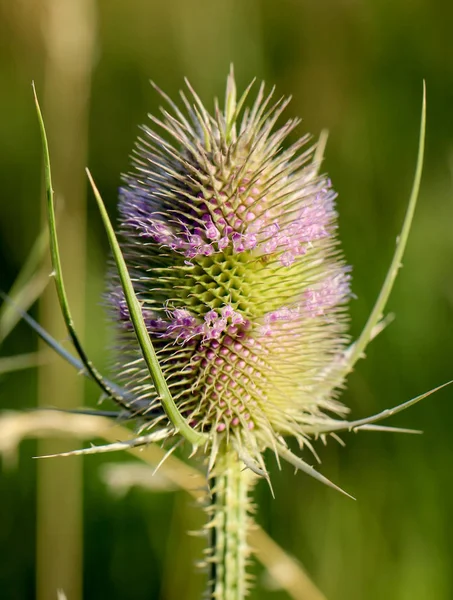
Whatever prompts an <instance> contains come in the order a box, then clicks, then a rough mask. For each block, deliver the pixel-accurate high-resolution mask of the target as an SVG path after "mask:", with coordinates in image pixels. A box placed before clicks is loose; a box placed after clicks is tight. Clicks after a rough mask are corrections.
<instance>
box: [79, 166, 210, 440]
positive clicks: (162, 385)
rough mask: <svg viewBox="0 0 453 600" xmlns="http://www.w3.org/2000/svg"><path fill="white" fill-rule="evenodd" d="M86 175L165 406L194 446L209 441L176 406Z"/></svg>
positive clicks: (104, 213) (109, 227)
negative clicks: (189, 422) (191, 425)
mask: <svg viewBox="0 0 453 600" xmlns="http://www.w3.org/2000/svg"><path fill="white" fill-rule="evenodd" d="M87 175H88V179H89V181H90V184H91V187H92V188H93V193H94V196H95V198H96V202H97V205H98V208H99V212H100V213H101V217H102V221H103V224H104V227H105V230H106V233H107V237H108V239H109V243H110V247H111V249H112V253H113V258H114V260H115V264H116V267H117V269H118V274H119V277H120V281H121V287H122V288H123V292H124V297H125V299H126V303H127V307H128V309H129V314H130V318H131V321H132V325H133V327H134V331H135V335H136V336H137V340H138V343H139V345H140V349H141V351H142V354H143V358H144V360H145V362H146V365H147V367H148V370H149V374H150V376H151V379H152V381H153V384H154V386H155V388H156V391H157V393H158V394H159V396H160V399H161V402H162V406H163V408H164V410H165V412H166V414H167V416H168V418H169V419H170V422H171V423H172V424H173V426H174V427H175V429H176V430H177V431H178V432H179V433H180V434H181V435H182V436H183V437H184V438H185V439H186V440H187V441H188V442H190V443H191V444H192V445H193V446H195V447H196V446H199V445H200V444H202V443H203V442H205V441H206V437H207V436H206V435H205V434H203V433H199V432H197V431H195V430H194V429H192V427H190V425H189V424H188V423H187V421H186V420H185V419H184V417H183V416H182V415H181V413H180V412H179V410H178V407H177V406H176V404H175V401H174V400H173V397H172V395H171V392H170V390H169V389H168V386H167V382H166V381H165V377H164V375H163V373H162V370H161V368H160V365H159V361H158V359H157V356H156V351H155V350H154V347H153V344H152V342H151V339H150V337H149V335H148V331H147V329H146V325H145V321H144V319H143V315H142V309H141V307H140V303H139V301H138V299H137V296H136V295H135V291H134V286H133V285H132V281H131V278H130V275H129V272H128V270H127V266H126V262H125V260H124V257H123V253H122V252H121V248H120V245H119V243H118V240H117V239H116V235H115V231H114V229H113V227H112V224H111V222H110V218H109V216H108V213H107V210H106V208H105V205H104V202H103V200H102V198H101V195H100V193H99V190H98V189H97V187H96V184H95V183H94V181H93V178H92V176H91V173H90V171H89V170H88V169H87Z"/></svg>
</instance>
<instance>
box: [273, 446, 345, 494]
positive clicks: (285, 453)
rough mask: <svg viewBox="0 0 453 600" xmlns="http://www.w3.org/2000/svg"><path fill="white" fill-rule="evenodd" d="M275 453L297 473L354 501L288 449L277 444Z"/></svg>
mask: <svg viewBox="0 0 453 600" xmlns="http://www.w3.org/2000/svg"><path fill="white" fill-rule="evenodd" d="M277 452H278V453H279V455H280V458H283V459H284V460H286V461H287V462H289V463H290V464H292V465H293V466H295V467H296V469H298V470H299V471H303V472H304V473H307V475H310V476H311V477H313V478H314V479H316V480H317V481H320V482H321V483H324V484H325V485H327V486H328V487H331V488H333V489H334V490H337V491H338V492H341V493H342V494H344V495H345V496H347V497H348V498H351V499H352V500H355V498H354V496H351V494H348V493H347V492H345V491H344V490H342V489H341V488H340V487H338V485H335V483H332V481H330V479H327V477H325V476H324V475H321V473H319V472H318V471H316V469H314V468H313V467H311V466H310V465H308V464H307V463H306V462H305V461H304V460H302V459H301V458H299V457H298V456H296V455H295V454H293V453H292V452H291V450H290V449H289V448H286V447H285V446H282V445H281V444H278V447H277Z"/></svg>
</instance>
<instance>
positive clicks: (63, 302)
mask: <svg viewBox="0 0 453 600" xmlns="http://www.w3.org/2000/svg"><path fill="white" fill-rule="evenodd" d="M33 95H34V99H35V105H36V112H37V114H38V121H39V127H40V131H41V141H42V148H43V154H44V174H45V185H46V199H47V218H48V226H49V245H50V257H51V261H52V268H53V276H54V278H55V287H56V290H57V295H58V301H59V304H60V309H61V312H62V315H63V319H64V322H65V325H66V329H67V330H68V333H69V336H70V338H71V341H72V343H73V345H74V348H75V350H76V352H77V354H78V355H79V357H80V360H81V361H82V363H83V366H84V368H85V369H86V370H87V371H88V373H89V374H90V376H91V378H92V379H93V380H94V381H95V382H96V383H97V384H98V386H99V387H100V388H101V389H102V391H103V392H104V393H105V394H107V396H110V397H111V398H113V400H115V401H116V402H118V403H119V404H120V405H121V406H124V405H125V400H124V398H123V397H121V396H119V395H118V394H117V392H116V391H115V390H114V389H112V388H111V387H110V386H109V385H108V382H107V381H106V380H105V379H104V378H103V377H102V375H101V374H100V373H99V372H98V370H97V369H96V368H95V367H94V365H93V364H92V362H91V361H90V360H89V359H88V356H87V355H86V353H85V350H84V349H83V347H82V344H81V342H80V340H79V338H78V335H77V333H76V331H75V327H74V321H73V319H72V315H71V311H70V308H69V302H68V298H67V295H66V290H65V286H64V281H63V272H62V268H61V260H60V252H59V248H58V237H57V228H56V219H55V206H54V192H53V188H52V171H51V167H50V154H49V145H48V142H47V134H46V129H45V125H44V119H43V116H42V113H41V108H40V106H39V102H38V96H37V94H36V89H35V86H34V84H33Z"/></svg>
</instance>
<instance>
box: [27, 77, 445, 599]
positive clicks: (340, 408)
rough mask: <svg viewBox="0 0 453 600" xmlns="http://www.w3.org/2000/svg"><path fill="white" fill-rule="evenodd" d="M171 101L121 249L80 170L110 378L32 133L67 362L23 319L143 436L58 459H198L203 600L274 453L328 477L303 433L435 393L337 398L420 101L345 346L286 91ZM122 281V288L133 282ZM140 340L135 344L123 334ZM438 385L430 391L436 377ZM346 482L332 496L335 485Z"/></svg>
mask: <svg viewBox="0 0 453 600" xmlns="http://www.w3.org/2000/svg"><path fill="white" fill-rule="evenodd" d="M187 86H188V89H189V92H190V96H189V98H188V97H186V95H185V94H184V93H181V99H182V105H183V106H182V108H179V107H178V106H177V105H176V104H174V103H173V102H172V101H171V100H170V99H169V98H168V97H167V96H166V95H165V94H164V93H163V92H161V91H160V90H158V91H159V93H160V94H161V95H162V96H163V98H164V99H165V101H166V102H167V103H168V105H169V110H166V109H161V111H162V119H158V118H156V117H154V116H151V119H152V121H153V123H154V125H155V126H157V127H158V128H159V129H160V131H161V132H163V134H162V135H163V136H164V137H161V135H160V134H159V133H157V132H155V131H154V130H152V129H150V128H148V127H143V137H142V139H140V140H139V142H138V144H137V146H136V148H135V153H134V158H133V172H132V173H131V174H129V175H128V176H126V177H125V178H124V186H123V188H122V189H121V191H120V206H119V208H120V220H119V236H120V241H121V243H120V244H119V243H118V241H117V239H116V235H115V233H114V230H113V228H112V226H111V223H110V220H109V218H108V215H107V212H106V210H105V207H104V205H103V202H102V199H101V197H100V194H99V192H98V190H97V188H96V186H95V185H94V182H93V180H92V178H91V175H90V174H88V175H89V178H90V181H91V183H92V186H93V190H94V193H95V197H96V200H97V203H98V206H99V208H100V211H101V216H102V218H103V221H104V225H105V227H106V230H107V234H108V236H109V241H110V244H111V247H112V251H113V258H114V262H115V267H116V268H115V269H114V268H112V269H111V272H110V276H109V284H108V291H107V293H106V297H105V298H106V303H107V305H108V308H109V313H110V315H111V318H112V322H113V324H114V327H115V328H116V334H117V344H116V352H115V369H114V370H115V373H116V376H117V379H118V380H119V381H120V382H121V384H122V386H119V385H118V384H116V383H112V382H110V381H109V380H107V379H105V378H104V377H103V376H102V375H101V374H100V373H99V372H98V371H97V370H96V368H95V367H94V366H93V365H92V363H91V362H90V361H89V360H88V358H87V356H86V354H85V352H84V350H83V348H82V345H81V344H80V341H79V339H78V337H77V334H76V332H75V329H74V325H73V322H72V318H71V314H70V310H69V305H68V302H67V298H66V293H65V289H64V284H63V277H62V272H61V265H60V260H59V253H58V243H57V235H56V229H55V215H54V205H53V191H52V182H51V174H50V162H49V155H48V148H47V140H46V136H45V129H44V125H43V122H42V117H41V113H40V111H39V106H38V114H39V117H40V124H41V132H42V137H43V144H44V151H45V159H46V165H47V169H46V176H47V199H48V208H49V225H50V233H51V235H50V245H51V254H52V263H53V267H54V275H55V279H56V285H57V292H58V295H59V299H60V304H61V307H62V311H63V315H64V317H65V321H66V324H67V328H68V331H69V333H70V335H71V338H72V341H73V343H74V346H75V349H76V351H77V352H78V354H79V357H80V361H79V360H78V359H76V358H74V357H73V356H72V355H70V354H68V353H67V352H66V351H65V350H64V349H63V348H62V347H61V346H59V345H58V344H57V343H56V342H55V340H53V339H52V338H51V337H50V336H49V335H48V334H46V332H43V331H42V329H40V328H39V326H38V325H37V324H36V323H34V321H33V320H32V319H31V318H30V317H29V316H28V315H24V318H25V319H26V320H27V321H28V322H29V323H30V324H31V325H32V326H33V327H34V328H35V330H36V331H38V333H39V334H40V335H41V336H42V337H43V338H44V339H45V340H46V341H47V342H48V343H49V344H50V345H51V346H52V347H53V348H54V349H55V350H56V351H57V352H59V353H60V354H61V355H63V356H64V357H65V358H66V360H68V361H69V362H71V363H72V364H73V365H74V366H75V367H77V368H79V369H82V371H83V372H84V373H85V374H86V375H87V376H89V377H90V378H91V379H92V380H94V381H95V382H96V383H97V384H98V385H99V387H100V388H101V389H102V391H103V392H104V394H105V395H107V396H109V397H110V398H112V399H113V400H114V401H115V402H116V403H117V404H119V405H120V406H121V408H122V410H121V411H120V413H117V414H120V415H122V416H125V417H126V418H129V419H137V420H138V421H139V423H140V432H141V433H142V435H140V437H137V438H135V439H132V440H131V441H130V442H127V443H124V442H122V443H117V444H110V445H107V446H101V447H94V448H90V449H86V450H79V451H75V452H72V453H68V454H88V453H94V452H100V451H110V450H117V449H121V448H124V447H125V446H138V445H141V444H146V443H149V442H157V441H162V442H164V443H167V444H168V445H169V452H172V451H173V450H174V448H175V447H176V446H177V445H179V443H180V442H181V441H182V440H184V439H186V440H187V441H189V442H190V444H191V445H192V447H193V450H194V452H198V454H199V455H201V457H202V459H203V460H205V462H206V464H207V474H208V481H209V487H210V495H209V502H208V506H207V512H208V514H209V522H208V524H207V527H206V529H207V532H208V533H209V536H210V545H209V548H208V550H207V553H206V563H207V565H209V567H210V578H209V597H211V598H216V599H218V600H240V599H242V598H243V597H244V596H245V594H246V592H247V589H248V585H249V583H248V579H247V575H246V564H247V558H248V553H249V549H248V546H247V527H248V524H249V523H250V515H249V512H250V490H251V487H252V485H253V483H254V481H255V480H256V478H257V476H264V477H266V478H268V473H267V469H266V462H265V458H264V453H265V451H266V450H267V449H270V450H271V451H272V452H273V453H275V455H276V457H277V461H279V459H280V458H283V459H285V460H287V461H289V462H290V463H291V464H292V465H294V466H295V467H296V468H297V469H299V470H302V471H305V472H306V473H308V474H310V475H312V476H313V477H315V478H316V479H318V480H320V481H322V482H323V483H326V484H327V485H330V486H331V487H334V488H336V489H340V488H338V487H337V486H336V485H334V484H333V483H331V482H330V481H329V480H327V479H326V478H325V477H324V476H323V475H321V474H320V473H319V472H318V471H316V470H315V469H314V468H313V467H311V466H310V465H309V464H307V463H306V462H305V461H304V460H302V458H300V457H299V456H297V455H295V454H293V452H292V451H290V449H289V448H288V446H287V444H286V439H287V438H288V437H294V438H296V440H297V441H298V443H299V446H300V448H301V449H304V448H308V450H309V451H312V452H313V454H314V455H315V457H316V454H315V450H314V448H313V446H312V442H313V440H314V439H316V438H317V437H321V438H323V439H325V437H326V436H327V435H328V434H331V435H333V436H336V433H337V432H338V431H341V430H355V431H357V430H359V429H381V430H390V429H393V430H394V431H407V430H402V429H396V428H391V427H384V426H381V425H376V424H375V423H376V422H377V421H380V420H381V419H383V418H385V417H388V416H390V415H392V414H394V413H396V412H398V411H400V410H403V409H404V408H407V407H408V406H410V405H411V404H414V403H415V402H418V401H419V400H421V399H422V398H424V397H426V396H427V395H428V394H430V393H432V392H433V391H435V390H431V391H430V392H428V393H426V394H423V395H420V396H418V397H416V398H414V399H412V400H409V401H408V402H406V403H404V404H401V405H399V406H398V407H396V408H393V409H390V410H386V411H383V412H382V413H379V414H378V415H374V416H372V417H368V418H366V419H361V420H356V421H347V420H345V415H346V414H347V413H348V409H347V408H346V407H345V406H344V405H343V404H341V403H340V402H339V401H338V399H337V396H338V392H339V390H341V388H342V386H343V385H344V381H345V378H346V376H347V375H348V373H349V372H350V371H351V370H352V368H353V366H354V364H355V363H356V361H357V360H358V358H360V357H361V356H362V354H363V351H364V350H365V348H366V346H367V344H368V343H369V341H370V340H371V339H372V338H373V337H374V336H375V335H376V334H377V333H379V331H380V330H381V329H382V328H383V327H384V326H385V320H382V316H383V311H384V308H385V304H386V302H387V299H388V296H389V294H390V291H391V288H392V285H393V282H394V280H395V276H396V273H397V270H398V268H399V266H400V263H401V258H402V255H403V252H404V248H405V244H406V241H407V237H408V234H409V229H410V225H411V221H412V217H413V213H414V209H415V205H416V200H417V195H418V189H419V184H420V178H421V170H422V162H423V147H424V129H425V105H423V111H422V122H421V134H420V146H419V155H418V161H417V168H416V174H415V179H414V185H413V190H412V193H411V197H410V200H409V206H408V209H407V213H406V217H405V220H404V224H403V228H402V231H401V234H400V236H399V241H398V244H397V247H396V250H395V254H394V257H393V260H392V263H391V265H390V268H389V272H388V274H387V277H386V279H385V281H384V284H383V287H382V290H381V292H380V295H379V298H378V300H377V302H376V305H375V307H374V309H373V311H372V313H371V315H370V317H369V319H368V322H367V323H366V325H365V327H364V329H363V331H362V333H361V335H360V336H359V338H358V339H357V340H356V341H355V342H354V343H352V344H349V341H348V337H347V332H346V330H347V312H346V308H347V302H348V299H349V298H350V287H349V284H350V269H349V267H348V266H347V265H346V264H345V262H344V260H343V258H342V255H341V251H340V248H339V243H338V239H337V214H336V211H335V199H336V194H335V192H334V191H333V189H332V186H331V183H330V180H329V179H328V178H327V177H326V176H324V175H322V174H320V166H321V162H322V155H323V149H324V144H325V137H324V136H322V137H321V139H320V141H319V142H318V143H315V144H312V145H310V143H309V142H310V140H309V137H308V136H305V137H303V138H301V139H300V140H298V141H297V142H295V143H293V144H292V145H289V146H288V147H286V148H285V147H284V142H285V140H286V138H287V137H288V136H289V134H290V133H291V132H293V130H294V129H295V128H296V127H297V126H298V124H299V120H298V119H289V120H288V121H286V123H285V124H284V125H282V126H280V127H277V121H278V120H279V119H280V117H281V115H282V113H283V112H284V110H285V108H286V106H287V104H288V101H289V100H285V99H280V100H278V101H276V102H275V101H274V100H273V94H274V90H272V91H271V92H270V93H269V94H267V95H266V94H265V92H264V86H263V85H262V86H261V87H260V88H259V90H258V93H257V95H256V97H255V99H254V100H253V101H252V102H251V103H250V107H248V108H246V103H247V102H246V101H247V99H248V98H249V96H250V94H251V88H252V84H251V85H250V86H249V87H248V88H247V89H246V91H245V92H244V93H243V95H242V96H241V97H240V98H239V99H237V97H236V86H235V82H234V77H233V73H232V72H231V73H230V75H229V77H228V81H227V88H226V97H225V106H224V109H223V110H221V109H220V108H219V106H218V104H217V102H216V103H215V110H214V113H213V115H211V114H209V113H208V112H207V110H206V109H205V107H204V106H203V104H202V102H201V100H200V99H199V97H198V96H197V95H196V93H195V92H194V90H193V89H192V88H191V87H190V85H189V84H188V83H187ZM132 282H133V283H132ZM137 342H138V343H137ZM440 387H443V386H440ZM436 389H439V388H436ZM340 491H342V490H340Z"/></svg>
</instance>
